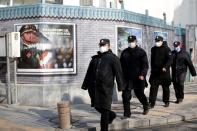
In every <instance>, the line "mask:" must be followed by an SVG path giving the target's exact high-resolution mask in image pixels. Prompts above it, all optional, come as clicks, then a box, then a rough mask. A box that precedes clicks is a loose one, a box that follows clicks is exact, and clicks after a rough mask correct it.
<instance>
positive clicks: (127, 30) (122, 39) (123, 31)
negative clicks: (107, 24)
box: [117, 27, 142, 56]
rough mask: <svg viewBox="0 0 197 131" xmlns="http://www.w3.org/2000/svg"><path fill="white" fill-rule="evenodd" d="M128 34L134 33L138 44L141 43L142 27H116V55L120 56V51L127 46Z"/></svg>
mask: <svg viewBox="0 0 197 131" xmlns="http://www.w3.org/2000/svg"><path fill="white" fill-rule="evenodd" d="M129 35H135V36H136V37H137V43H138V45H139V46H141V45H142V29H139V28H133V27H117V50H118V51H117V52H118V54H117V55H118V56H120V54H121V52H122V51H123V50H124V49H125V48H127V47H128V41H127V38H128V36H129Z"/></svg>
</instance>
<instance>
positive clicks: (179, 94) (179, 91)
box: [173, 72, 187, 100]
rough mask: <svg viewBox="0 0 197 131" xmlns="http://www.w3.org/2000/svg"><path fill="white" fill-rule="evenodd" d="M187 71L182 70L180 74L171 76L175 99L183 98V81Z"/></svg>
mask: <svg viewBox="0 0 197 131" xmlns="http://www.w3.org/2000/svg"><path fill="white" fill-rule="evenodd" d="M186 75H187V73H186V72H183V73H181V74H178V75H177V74H175V75H174V76H175V77H173V86H174V91H175V96H176V98H177V100H179V99H184V82H185V78H186Z"/></svg>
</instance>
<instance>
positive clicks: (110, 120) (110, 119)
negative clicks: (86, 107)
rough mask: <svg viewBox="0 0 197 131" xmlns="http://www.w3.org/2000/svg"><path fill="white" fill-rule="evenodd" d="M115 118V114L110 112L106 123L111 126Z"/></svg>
mask: <svg viewBox="0 0 197 131" xmlns="http://www.w3.org/2000/svg"><path fill="white" fill-rule="evenodd" d="M115 118H116V113H115V112H111V113H110V117H109V122H108V123H109V124H111V123H112V122H113V120H114V119H115Z"/></svg>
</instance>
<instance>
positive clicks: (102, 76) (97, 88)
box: [82, 50, 124, 110]
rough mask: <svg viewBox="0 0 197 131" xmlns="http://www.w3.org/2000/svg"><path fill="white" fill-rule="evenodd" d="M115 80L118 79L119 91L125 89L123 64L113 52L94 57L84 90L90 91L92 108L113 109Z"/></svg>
mask: <svg viewBox="0 0 197 131" xmlns="http://www.w3.org/2000/svg"><path fill="white" fill-rule="evenodd" d="M114 78H116V82H117V86H118V90H119V91H122V90H123V89H124V83H123V76H122V69H121V64H120V61H119V59H118V57H117V56H116V55H114V54H113V53H112V51H111V50H109V51H107V52H105V53H100V52H98V55H95V56H93V57H92V60H91V61H90V64H89V67H88V70H87V73H86V76H85V79H84V82H83V84H82V89H85V90H86V89H88V92H89V95H90V98H91V106H93V107H97V108H104V109H108V110H109V109H111V104H112V96H113V88H114Z"/></svg>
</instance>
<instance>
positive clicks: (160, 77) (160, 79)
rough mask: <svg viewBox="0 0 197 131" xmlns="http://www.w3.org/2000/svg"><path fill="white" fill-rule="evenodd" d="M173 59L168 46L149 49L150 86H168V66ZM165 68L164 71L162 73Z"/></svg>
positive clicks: (169, 82) (169, 79)
mask: <svg viewBox="0 0 197 131" xmlns="http://www.w3.org/2000/svg"><path fill="white" fill-rule="evenodd" d="M172 61H173V57H172V53H171V50H170V48H169V47H168V46H166V45H162V46H161V47H156V46H154V47H152V48H151V75H150V79H149V82H150V84H151V85H152V84H157V85H158V84H163V85H166V86H169V85H170V84H171V76H170V66H171V64H172ZM162 68H165V69H166V71H163V70H162Z"/></svg>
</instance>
